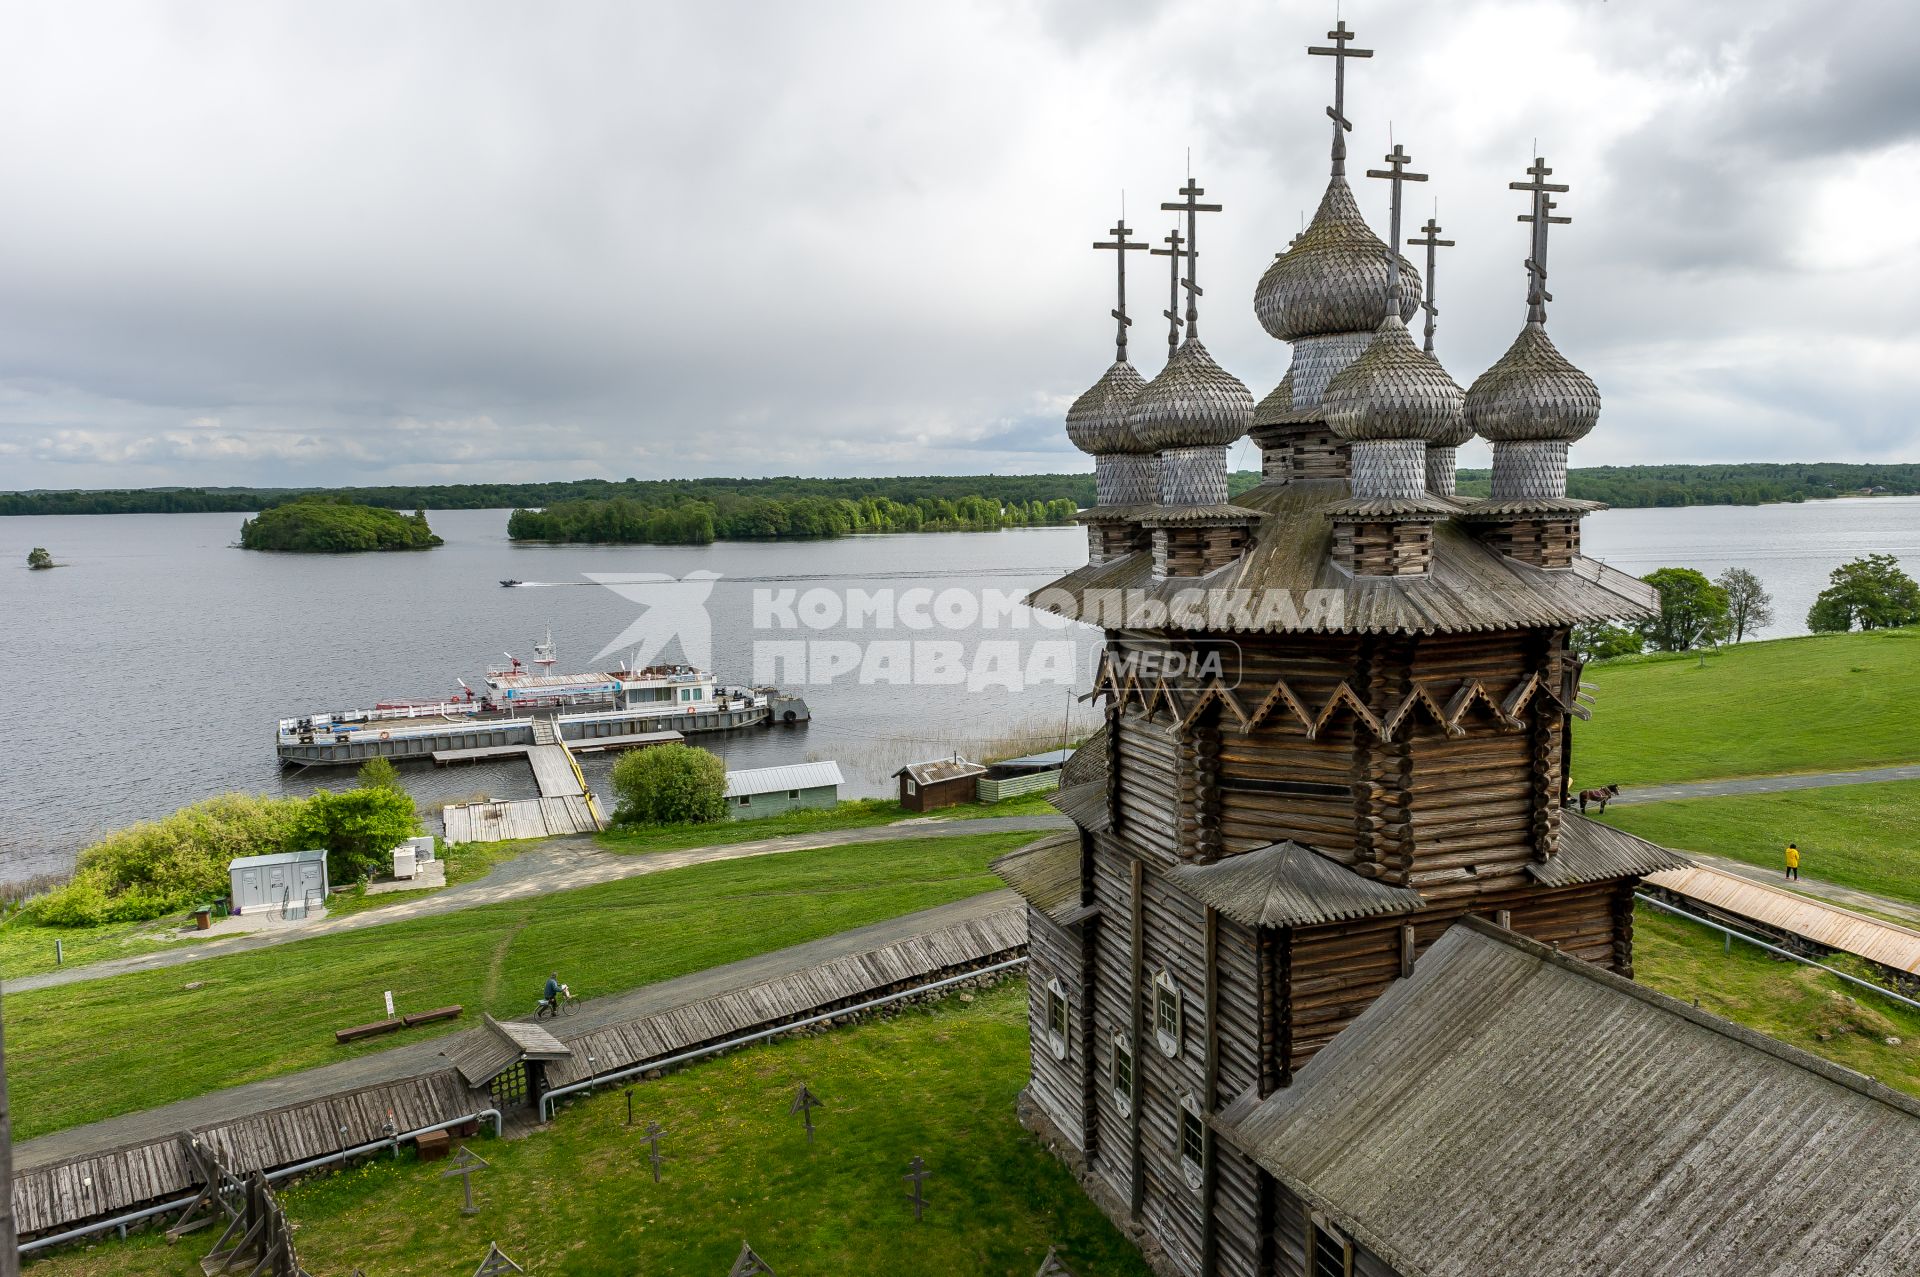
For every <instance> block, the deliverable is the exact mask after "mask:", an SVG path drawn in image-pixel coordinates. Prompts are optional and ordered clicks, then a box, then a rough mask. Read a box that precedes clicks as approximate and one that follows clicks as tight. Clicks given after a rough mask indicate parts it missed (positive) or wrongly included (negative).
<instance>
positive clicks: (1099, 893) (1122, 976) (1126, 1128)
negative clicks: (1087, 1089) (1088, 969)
mask: <svg viewBox="0 0 1920 1277" xmlns="http://www.w3.org/2000/svg"><path fill="white" fill-rule="evenodd" d="M1132 864H1133V858H1132V857H1131V856H1129V855H1127V854H1126V853H1125V852H1124V851H1122V850H1121V849H1120V848H1119V846H1118V844H1117V843H1115V842H1114V840H1112V839H1110V838H1106V837H1099V838H1096V839H1095V840H1094V849H1093V900H1094V903H1095V904H1096V905H1097V906H1099V909H1100V926H1099V929H1098V930H1097V931H1096V932H1095V933H1094V937H1093V986H1094V987H1093V1041H1094V1047H1093V1055H1092V1066H1093V1074H1094V1076H1093V1093H1094V1097H1095V1099H1094V1106H1093V1110H1092V1120H1091V1122H1090V1125H1091V1127H1092V1129H1093V1150H1092V1156H1091V1157H1090V1158H1089V1160H1088V1165H1089V1166H1090V1167H1091V1169H1092V1172H1093V1174H1094V1175H1095V1176H1097V1177H1098V1178H1099V1179H1101V1180H1102V1181H1104V1183H1105V1184H1106V1186H1107V1188H1108V1189H1110V1190H1111V1191H1112V1193H1113V1195H1114V1197H1115V1199H1117V1200H1119V1201H1122V1202H1125V1201H1129V1200H1131V1198H1132V1193H1133V1171H1132V1165H1133V1162H1132V1157H1133V1153H1132V1150H1133V1136H1132V1132H1133V1123H1132V1120H1131V1118H1130V1117H1129V1116H1128V1115H1127V1114H1125V1113H1122V1112H1121V1111H1120V1105H1119V1104H1117V1103H1116V1102H1115V1100H1114V1096H1113V1089H1112V1086H1111V1078H1112V1075H1113V1042H1114V1038H1115V1037H1116V1036H1118V1037H1119V1038H1121V1039H1122V1040H1123V1041H1124V1040H1126V1039H1127V1038H1128V1037H1129V1035H1130V1033H1131V1031H1132V1020H1133V1017H1132V1006H1133V996H1132V990H1133V956H1132V938H1133V890H1132V883H1131V876H1132Z"/></svg>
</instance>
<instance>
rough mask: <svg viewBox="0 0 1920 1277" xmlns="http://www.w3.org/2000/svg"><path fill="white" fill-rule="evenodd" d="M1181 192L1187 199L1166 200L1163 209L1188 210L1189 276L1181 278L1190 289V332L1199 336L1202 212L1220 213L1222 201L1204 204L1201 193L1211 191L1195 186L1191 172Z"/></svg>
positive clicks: (1188, 324) (1185, 211)
mask: <svg viewBox="0 0 1920 1277" xmlns="http://www.w3.org/2000/svg"><path fill="white" fill-rule="evenodd" d="M1179 193H1180V194H1182V195H1184V196H1186V197H1187V198H1186V199H1185V201H1183V202H1182V203H1179V204H1162V205H1161V206H1160V211H1161V212H1163V213H1185V214H1186V215H1187V251H1186V258H1187V277H1186V278H1185V279H1184V280H1182V281H1180V282H1181V283H1182V284H1183V285H1184V286H1185V287H1186V290H1187V336H1188V337H1198V336H1199V335H1200V306H1199V299H1200V295H1201V289H1200V281H1199V278H1198V276H1199V271H1198V269H1197V267H1196V263H1198V261H1199V260H1200V214H1202V213H1218V212H1219V211H1220V208H1221V206H1220V205H1218V204H1202V203H1200V202H1199V201H1200V197H1201V196H1202V195H1205V194H1206V193H1207V191H1206V188H1205V187H1203V186H1195V185H1194V184H1193V177H1192V175H1191V174H1189V175H1188V177H1187V184H1186V185H1185V186H1183V187H1181V188H1180V192H1179ZM1174 260H1175V262H1176V263H1177V262H1178V261H1179V258H1177V257H1176V258H1175V259H1174Z"/></svg>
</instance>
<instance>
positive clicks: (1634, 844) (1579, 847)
mask: <svg viewBox="0 0 1920 1277" xmlns="http://www.w3.org/2000/svg"><path fill="white" fill-rule="evenodd" d="M1692 863H1693V862H1692V861H1691V860H1688V859H1687V858H1686V857H1685V856H1682V855H1681V854H1679V853H1678V852H1675V851H1668V850H1667V849H1666V848H1665V847H1662V846H1661V845H1660V844H1659V843H1657V842H1648V841H1647V840H1646V839H1645V838H1637V837H1635V836H1634V835H1632V834H1630V833H1628V832H1627V831H1626V830H1624V829H1615V828H1614V827H1613V826H1612V825H1603V824H1601V823H1600V822H1599V821H1597V820H1588V819H1587V818H1586V817H1585V816H1580V815H1576V814H1575V813H1573V812H1570V811H1562V812H1561V813H1560V850H1559V851H1557V852H1555V853H1554V856H1553V859H1551V860H1548V861H1545V862H1542V861H1537V860H1536V861H1532V862H1530V863H1529V864H1528V865H1527V873H1529V874H1530V875H1532V877H1533V880H1534V881H1535V882H1537V883H1539V884H1540V885H1541V886H1543V887H1573V886H1577V885H1579V884H1580V883H1583V882H1601V881H1604V880H1606V879H1608V878H1632V877H1645V876H1646V875H1648V874H1651V873H1659V872H1660V871H1661V870H1663V869H1685V868H1686V867H1687V866H1688V865H1691V864H1692Z"/></svg>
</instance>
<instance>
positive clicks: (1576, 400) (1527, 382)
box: [1466, 323, 1600, 443]
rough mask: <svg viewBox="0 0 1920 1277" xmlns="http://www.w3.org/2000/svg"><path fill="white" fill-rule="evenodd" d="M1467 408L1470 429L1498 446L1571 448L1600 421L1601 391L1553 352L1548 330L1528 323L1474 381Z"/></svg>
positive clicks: (1468, 394) (1539, 325)
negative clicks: (1559, 445) (1567, 445)
mask: <svg viewBox="0 0 1920 1277" xmlns="http://www.w3.org/2000/svg"><path fill="white" fill-rule="evenodd" d="M1466 408H1467V410H1466V422H1467V425H1468V426H1470V427H1471V428H1472V429H1473V430H1474V431H1475V432H1476V433H1477V434H1479V435H1480V436H1481V437H1482V438H1485V439H1489V440H1492V441H1494V442H1523V441H1537V442H1552V443H1572V442H1573V441H1574V440H1576V439H1579V438H1582V437H1583V436H1585V435H1586V433H1587V432H1588V431H1589V430H1592V429H1593V426H1594V423H1595V422H1596V421H1598V420H1599V419H1600V388H1599V387H1598V386H1595V385H1594V384H1593V378H1591V377H1589V376H1587V374H1585V373H1583V372H1581V371H1580V370H1579V369H1578V368H1575V367H1574V366H1573V365H1572V364H1571V363H1568V362H1567V358H1566V356H1565V355H1562V354H1561V353H1560V352H1559V351H1558V350H1556V349H1554V345H1553V339H1552V338H1550V337H1548V336H1547V329H1546V325H1544V324H1541V323H1529V324H1528V325H1527V326H1526V327H1525V328H1522V329H1521V330H1520V336H1519V337H1517V338H1515V339H1514V343H1513V345H1511V346H1509V347H1508V348H1507V353H1506V354H1504V355H1502V356H1500V360H1499V362H1498V363H1496V364H1494V365H1493V367H1491V368H1489V369H1487V370H1486V371H1485V372H1483V373H1481V374H1480V375H1479V376H1478V377H1476V378H1474V382H1473V386H1472V388H1471V389H1469V390H1468V391H1467V406H1466Z"/></svg>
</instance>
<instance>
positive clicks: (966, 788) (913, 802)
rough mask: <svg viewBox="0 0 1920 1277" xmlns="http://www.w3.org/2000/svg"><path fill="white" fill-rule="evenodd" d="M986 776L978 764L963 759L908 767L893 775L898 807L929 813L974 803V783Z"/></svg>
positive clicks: (939, 760) (983, 769) (946, 759)
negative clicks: (898, 788)
mask: <svg viewBox="0 0 1920 1277" xmlns="http://www.w3.org/2000/svg"><path fill="white" fill-rule="evenodd" d="M986 774H987V769H986V768H984V767H982V766H981V765H980V764H979V763H970V762H968V761H967V760H966V759H964V758H942V759H937V760H935V761H933V762H930V763H908V764H907V765H906V766H905V767H902V768H901V769H900V770H899V771H897V772H895V773H894V778H895V779H897V780H898V781H899V782H900V805H901V806H902V807H905V808H906V809H907V810H908V811H933V810H935V809H936V808H940V807H952V806H955V805H956V804H959V803H970V802H973V801H974V800H975V797H976V795H975V792H974V791H975V789H976V782H978V780H979V778H980V777H982V776H984V775H986Z"/></svg>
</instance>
